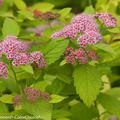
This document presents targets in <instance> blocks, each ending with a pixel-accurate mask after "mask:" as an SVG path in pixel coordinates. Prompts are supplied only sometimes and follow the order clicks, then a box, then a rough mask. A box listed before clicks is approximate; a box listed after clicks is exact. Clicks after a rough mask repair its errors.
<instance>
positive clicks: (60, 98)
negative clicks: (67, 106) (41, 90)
mask: <svg viewBox="0 0 120 120" xmlns="http://www.w3.org/2000/svg"><path fill="white" fill-rule="evenodd" d="M51 97H52V99H51V100H50V101H49V102H50V103H59V102H61V101H63V100H64V99H65V98H66V97H63V96H60V95H55V94H52V95H51Z"/></svg>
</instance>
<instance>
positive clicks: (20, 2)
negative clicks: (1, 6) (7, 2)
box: [14, 0, 26, 10]
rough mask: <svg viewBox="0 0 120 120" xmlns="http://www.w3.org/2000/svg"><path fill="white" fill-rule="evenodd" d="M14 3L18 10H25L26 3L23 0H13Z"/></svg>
mask: <svg viewBox="0 0 120 120" xmlns="http://www.w3.org/2000/svg"><path fill="white" fill-rule="evenodd" d="M14 3H15V5H16V7H17V8H18V9H19V10H25V8H26V4H25V2H24V1H23V0H14Z"/></svg>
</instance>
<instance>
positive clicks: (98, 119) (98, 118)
mask: <svg viewBox="0 0 120 120" xmlns="http://www.w3.org/2000/svg"><path fill="white" fill-rule="evenodd" d="M95 107H96V108H97V109H98V106H97V101H95ZM98 111H99V110H98ZM97 120H100V114H99V113H98V117H97Z"/></svg>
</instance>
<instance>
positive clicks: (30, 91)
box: [24, 87, 51, 102]
mask: <svg viewBox="0 0 120 120" xmlns="http://www.w3.org/2000/svg"><path fill="white" fill-rule="evenodd" d="M24 93H25V94H27V95H28V96H27V100H28V101H30V102H31V101H34V102H37V100H38V98H39V97H43V98H44V100H46V101H47V100H50V99H51V96H50V94H49V93H47V92H46V93H42V91H41V90H39V89H34V88H31V87H28V88H26V89H25V90H24Z"/></svg>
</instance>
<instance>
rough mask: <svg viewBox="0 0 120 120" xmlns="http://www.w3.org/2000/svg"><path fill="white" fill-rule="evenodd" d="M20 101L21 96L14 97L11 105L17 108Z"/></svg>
mask: <svg viewBox="0 0 120 120" xmlns="http://www.w3.org/2000/svg"><path fill="white" fill-rule="evenodd" d="M21 100H22V96H21V95H19V94H18V95H16V96H14V97H13V103H14V105H15V106H19V105H20V102H21Z"/></svg>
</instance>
